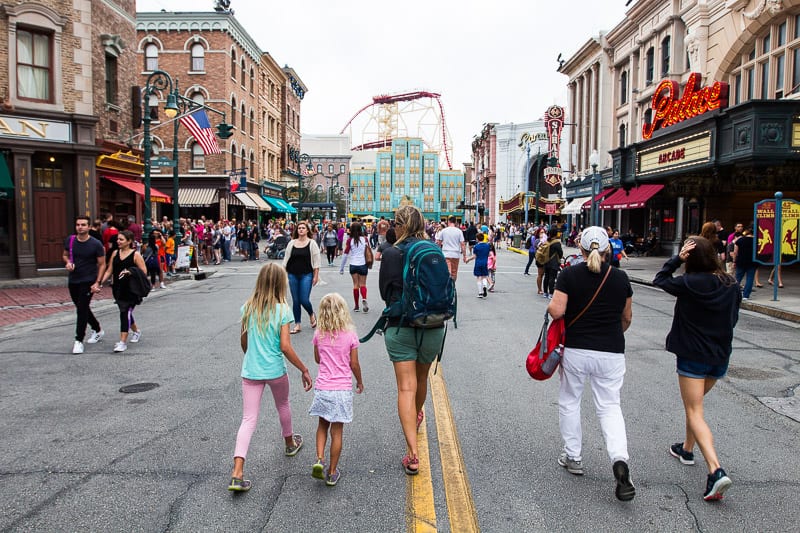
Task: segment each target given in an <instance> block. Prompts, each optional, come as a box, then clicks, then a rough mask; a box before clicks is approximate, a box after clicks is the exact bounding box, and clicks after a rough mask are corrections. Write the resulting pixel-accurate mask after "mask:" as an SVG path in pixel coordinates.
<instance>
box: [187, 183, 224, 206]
mask: <svg viewBox="0 0 800 533" xmlns="http://www.w3.org/2000/svg"><path fill="white" fill-rule="evenodd" d="M217 202H219V195H218V194H217V189H213V188H205V187H200V188H195V187H191V188H190V187H186V188H184V187H181V188H180V189H178V204H180V206H181V207H209V206H211V204H216V203H217Z"/></svg>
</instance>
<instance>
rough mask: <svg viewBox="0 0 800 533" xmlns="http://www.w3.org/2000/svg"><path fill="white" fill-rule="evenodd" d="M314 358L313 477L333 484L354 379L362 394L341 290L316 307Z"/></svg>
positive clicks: (352, 330)
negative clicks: (327, 460)
mask: <svg viewBox="0 0 800 533" xmlns="http://www.w3.org/2000/svg"><path fill="white" fill-rule="evenodd" d="M313 344H314V360H315V361H316V362H317V363H318V364H319V373H318V374H317V380H316V383H315V387H314V401H313V402H312V404H311V408H310V409H309V410H308V414H310V415H311V416H318V417H319V425H318V426H317V462H316V463H314V466H313V467H312V469H311V476H312V477H315V478H317V479H324V480H325V484H326V485H328V486H329V487H333V486H334V485H336V483H338V481H339V477H340V476H341V473H342V472H341V469H339V468H338V464H339V456H340V455H341V453H342V432H343V430H344V424H346V423H350V422H352V420H353V378H352V376H355V378H356V392H357V393H359V394H361V392H363V390H364V383H363V382H362V380H361V366H360V365H359V364H358V335H357V334H356V331H355V326H354V325H353V320H352V318H351V317H350V312H349V311H348V310H347V303H346V302H345V301H344V298H342V296H341V295H340V294H338V293H331V294H326V295H325V296H324V297H323V298H322V300H321V301H320V303H319V309H318V310H317V331H316V332H315V333H314V340H313ZM329 430H330V434H331V450H330V463H329V464H328V471H327V472H325V445H326V444H327V441H328V431H329Z"/></svg>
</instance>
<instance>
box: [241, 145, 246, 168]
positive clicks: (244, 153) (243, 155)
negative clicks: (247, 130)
mask: <svg viewBox="0 0 800 533" xmlns="http://www.w3.org/2000/svg"><path fill="white" fill-rule="evenodd" d="M246 168H247V152H245V151H244V147H242V169H246Z"/></svg>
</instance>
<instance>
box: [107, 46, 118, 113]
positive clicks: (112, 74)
mask: <svg viewBox="0 0 800 533" xmlns="http://www.w3.org/2000/svg"><path fill="white" fill-rule="evenodd" d="M117 92H118V91H117V58H116V57H114V56H112V55H111V54H106V102H108V103H109V104H114V105H116V104H117Z"/></svg>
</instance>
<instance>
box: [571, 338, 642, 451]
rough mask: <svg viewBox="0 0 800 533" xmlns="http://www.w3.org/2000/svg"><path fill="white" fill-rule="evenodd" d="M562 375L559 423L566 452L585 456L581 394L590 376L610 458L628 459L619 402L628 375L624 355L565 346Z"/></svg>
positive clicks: (626, 441)
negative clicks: (626, 374)
mask: <svg viewBox="0 0 800 533" xmlns="http://www.w3.org/2000/svg"><path fill="white" fill-rule="evenodd" d="M559 376H560V379H561V386H560V388H559V391H558V423H559V427H560V428H561V438H563V439H564V451H565V452H567V455H568V456H570V457H571V458H573V459H577V460H580V459H582V458H581V445H582V439H583V433H582V431H581V395H582V394H583V387H584V385H585V383H586V378H589V383H590V385H591V387H592V397H593V399H594V406H595V410H596V412H597V418H598V419H599V420H600V428H601V429H602V431H603V437H604V438H605V441H606V450H608V457H609V458H610V459H611V461H612V462H613V461H618V460H622V461H625V462H627V461H628V437H627V435H626V433H625V419H624V418H622V409H621V408H620V405H619V393H620V389H621V388H622V381H623V378H624V376H625V354H621V353H610V352H597V351H594V350H583V349H577V348H565V349H564V359H563V360H562V361H561V368H560V369H559Z"/></svg>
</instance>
